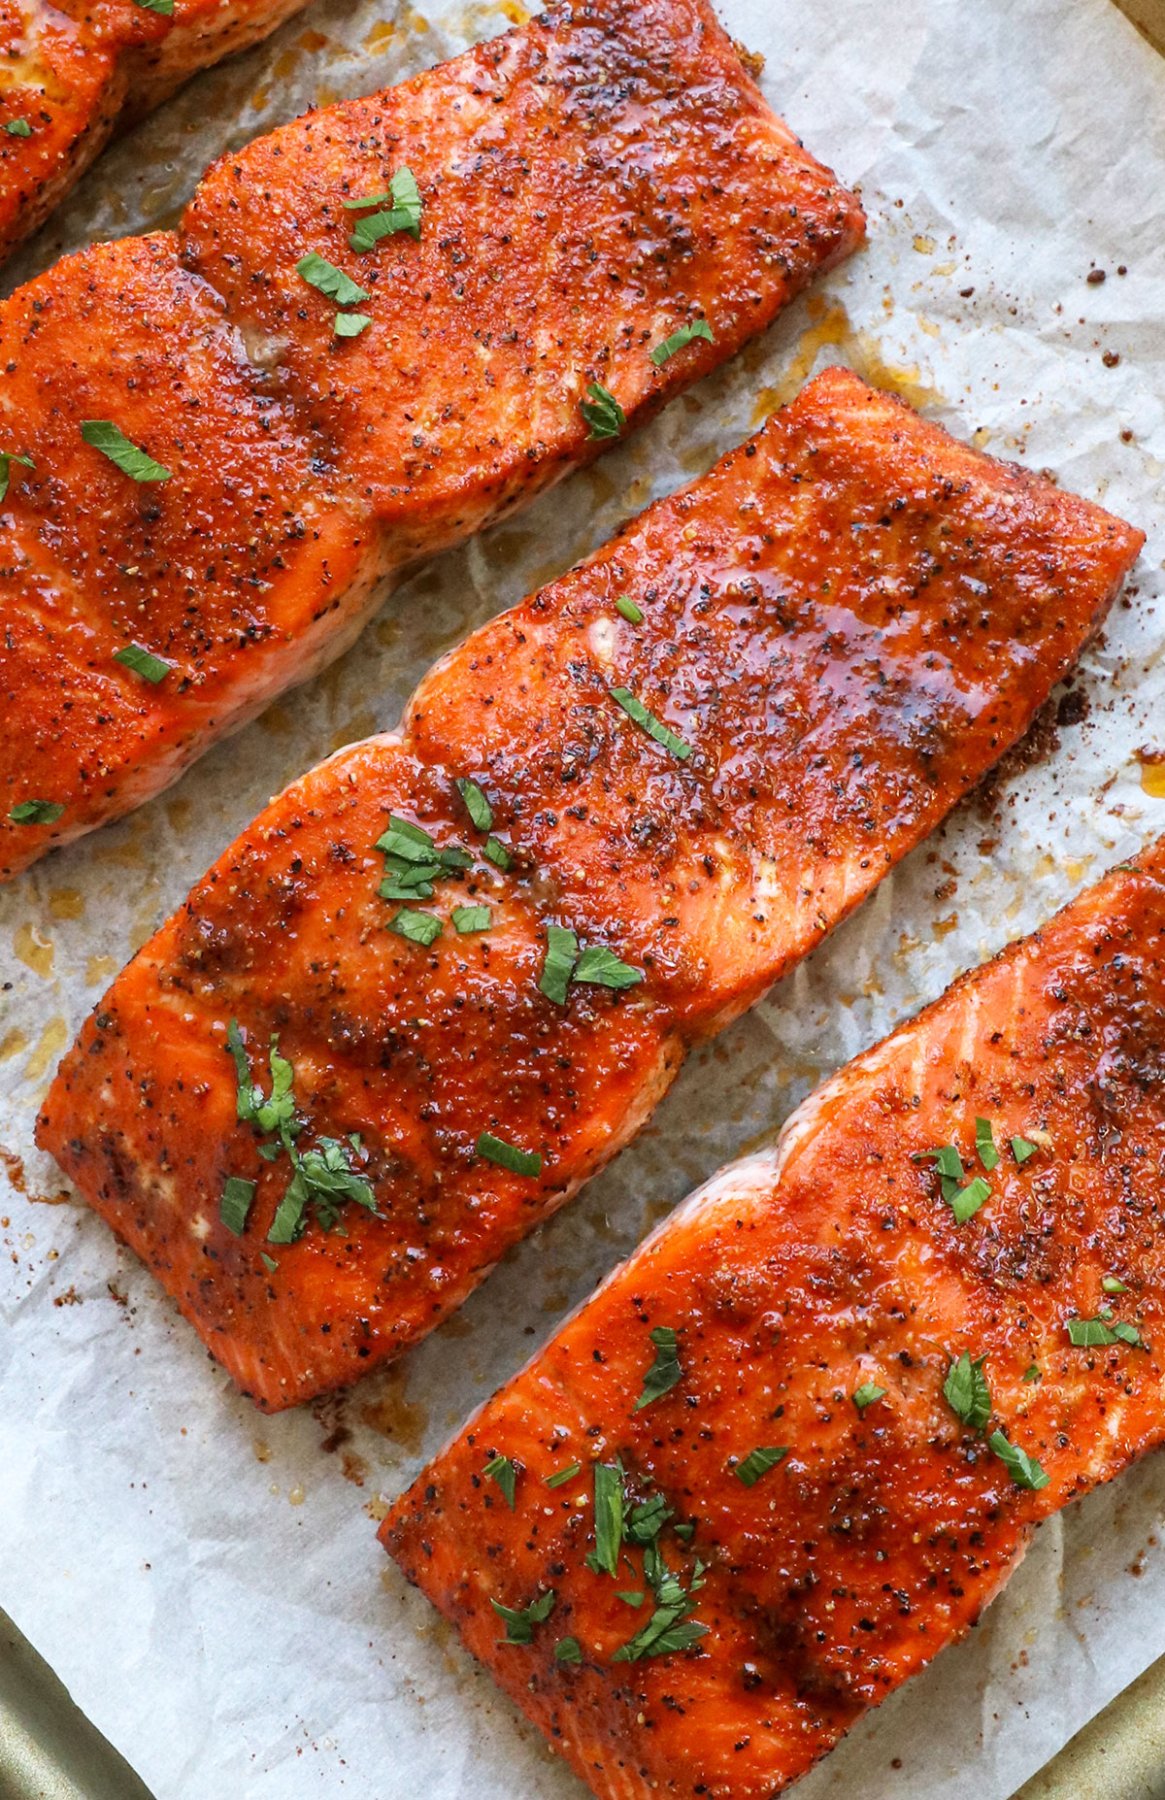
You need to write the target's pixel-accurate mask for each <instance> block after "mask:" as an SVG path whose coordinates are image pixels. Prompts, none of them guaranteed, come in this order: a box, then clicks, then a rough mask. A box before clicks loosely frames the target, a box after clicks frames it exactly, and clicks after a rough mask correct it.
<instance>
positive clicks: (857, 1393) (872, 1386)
mask: <svg viewBox="0 0 1165 1800" xmlns="http://www.w3.org/2000/svg"><path fill="white" fill-rule="evenodd" d="M885 1397H886V1389H885V1388H884V1387H879V1386H878V1384H877V1382H876V1381H863V1382H862V1385H861V1387H859V1388H855V1389H854V1391H853V1393H852V1395H851V1396H850V1398H851V1399H852V1400H853V1403H854V1405H855V1406H856V1407H857V1409H858V1411H859V1413H864V1412H865V1410H866V1408H867V1406H873V1404H874V1402H875V1401H876V1400H884V1399H885Z"/></svg>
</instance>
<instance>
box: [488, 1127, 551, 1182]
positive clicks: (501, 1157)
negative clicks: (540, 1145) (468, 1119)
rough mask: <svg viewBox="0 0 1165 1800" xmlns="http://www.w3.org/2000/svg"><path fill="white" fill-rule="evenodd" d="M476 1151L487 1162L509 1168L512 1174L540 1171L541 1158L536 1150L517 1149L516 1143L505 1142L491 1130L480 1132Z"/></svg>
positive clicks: (531, 1173)
mask: <svg viewBox="0 0 1165 1800" xmlns="http://www.w3.org/2000/svg"><path fill="white" fill-rule="evenodd" d="M476 1153H477V1155H478V1156H484V1157H485V1159H486V1161H487V1162H492V1163H497V1165H498V1167H499V1168H502V1169H509V1170H510V1171H511V1173H513V1174H514V1175H541V1173H542V1158H541V1156H540V1155H539V1154H538V1152H537V1150H519V1149H518V1147H517V1145H516V1144H507V1142H506V1140H505V1138H500V1137H495V1136H494V1134H493V1132H492V1131H483V1132H482V1133H481V1136H480V1137H479V1138H478V1140H477V1145H476Z"/></svg>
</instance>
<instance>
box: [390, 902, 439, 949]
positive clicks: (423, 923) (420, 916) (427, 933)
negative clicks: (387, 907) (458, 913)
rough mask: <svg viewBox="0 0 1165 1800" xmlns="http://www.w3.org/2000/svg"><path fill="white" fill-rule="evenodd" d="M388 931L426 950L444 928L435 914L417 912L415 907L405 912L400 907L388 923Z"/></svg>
mask: <svg viewBox="0 0 1165 1800" xmlns="http://www.w3.org/2000/svg"><path fill="white" fill-rule="evenodd" d="M388 929H389V930H390V931H395V932H396V935H397V937H402V938H407V939H408V940H409V942H410V944H422V945H423V946H424V947H425V948H426V949H427V948H428V946H429V945H430V944H431V943H433V942H434V941H435V940H436V939H437V938H439V937H440V935H441V933H442V931H443V930H444V929H445V927H444V925H443V924H442V922H441V920H440V919H439V918H438V917H437V915H436V913H427V912H418V911H417V910H416V908H415V907H414V908H413V909H412V910H411V911H409V912H406V911H405V910H404V908H403V907H402V908H401V910H400V912H398V913H394V914H393V915H392V918H391V919H390V920H389V921H388Z"/></svg>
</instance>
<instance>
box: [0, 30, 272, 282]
mask: <svg viewBox="0 0 1165 1800" xmlns="http://www.w3.org/2000/svg"><path fill="white" fill-rule="evenodd" d="M306 4H307V0H173V6H172V9H171V11H170V12H169V13H163V12H155V11H154V10H153V9H152V7H151V6H149V5H147V4H146V3H145V0H99V3H98V4H96V5H94V4H92V3H91V0H54V3H53V4H51V5H50V4H49V0H0V260H2V259H3V258H4V257H5V256H7V255H8V253H9V252H10V251H11V250H13V249H14V248H15V246H16V245H17V244H18V243H20V242H21V240H22V239H23V238H26V237H29V236H30V235H31V234H32V232H34V231H35V230H36V229H37V227H38V226H39V225H41V224H42V223H43V222H44V220H45V219H46V218H47V217H48V215H49V213H50V212H51V211H52V209H53V207H54V206H55V205H56V204H57V201H58V200H60V199H61V198H62V197H63V196H64V195H65V194H66V193H67V192H68V190H69V189H70V188H71V187H72V186H73V184H74V182H75V181H77V180H78V178H79V177H80V176H81V175H82V174H83V173H84V171H85V170H86V169H87V168H88V166H89V164H90V163H91V162H92V161H93V159H94V157H96V156H97V154H98V152H99V151H100V150H101V148H102V146H103V145H104V144H105V142H106V140H107V139H108V137H109V135H110V133H111V132H112V131H113V129H114V127H115V126H116V125H117V124H118V123H119V121H123V120H125V119H126V118H131V119H138V118H141V117H142V116H143V115H144V114H145V113H147V112H150V111H151V110H152V109H153V108H154V107H155V106H158V105H159V104H160V103H161V102H162V101H163V100H165V99H166V98H167V96H168V95H170V94H172V93H173V92H174V90H175V88H177V87H180V86H181V85H182V83H183V82H184V81H187V80H188V79H189V78H190V76H191V75H194V74H196V73H197V71H198V70H199V69H206V68H209V67H210V66H211V64H212V63H216V62H221V61H222V59H223V57H224V56H231V55H233V54H234V53H235V52H236V51H238V50H245V49H247V48H248V47H249V46H250V45H251V44H257V43H259V42H260V40H261V39H263V38H265V37H267V36H269V35H270V33H271V32H273V31H274V30H275V28H276V27H277V26H278V25H281V24H282V23H283V21H284V20H285V19H288V18H290V17H291V15H292V14H293V13H296V12H299V11H300V10H301V9H302V8H303V7H304V6H305V5H306ZM13 126H15V128H16V129H15V130H13Z"/></svg>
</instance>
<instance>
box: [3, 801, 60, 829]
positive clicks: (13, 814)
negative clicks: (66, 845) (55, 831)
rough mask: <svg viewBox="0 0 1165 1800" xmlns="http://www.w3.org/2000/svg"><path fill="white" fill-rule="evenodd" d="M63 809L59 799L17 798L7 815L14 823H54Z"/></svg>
mask: <svg viewBox="0 0 1165 1800" xmlns="http://www.w3.org/2000/svg"><path fill="white" fill-rule="evenodd" d="M64 810H65V808H64V806H63V805H62V803H61V802H60V801H59V800H18V801H17V802H16V805H15V806H14V807H12V809H11V810H10V812H9V814H8V817H9V818H10V819H11V821H12V823H13V824H14V825H55V824H56V822H57V820H58V819H59V818H60V816H61V814H62V813H63V812H64Z"/></svg>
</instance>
